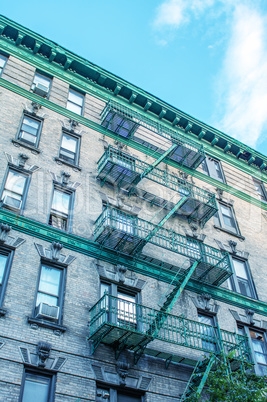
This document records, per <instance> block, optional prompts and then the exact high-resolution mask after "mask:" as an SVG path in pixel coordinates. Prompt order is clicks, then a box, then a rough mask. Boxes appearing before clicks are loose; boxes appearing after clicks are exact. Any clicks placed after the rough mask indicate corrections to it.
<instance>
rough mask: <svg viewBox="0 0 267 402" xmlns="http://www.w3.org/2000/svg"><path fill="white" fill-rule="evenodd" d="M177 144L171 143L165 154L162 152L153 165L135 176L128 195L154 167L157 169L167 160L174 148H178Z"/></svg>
mask: <svg viewBox="0 0 267 402" xmlns="http://www.w3.org/2000/svg"><path fill="white" fill-rule="evenodd" d="M178 146H179V145H178V144H175V143H173V144H172V146H171V147H170V148H169V149H167V151H166V152H164V154H162V155H161V156H160V157H159V158H158V159H156V160H155V161H154V162H153V163H151V165H149V166H148V167H147V168H146V169H145V170H144V171H143V172H142V173H141V174H140V175H139V176H137V178H136V179H135V180H134V182H133V186H132V187H131V188H130V189H129V195H131V194H132V193H133V191H134V189H135V187H136V185H137V184H138V183H140V181H141V180H142V179H143V178H144V177H146V176H147V175H148V174H149V173H150V172H152V170H153V169H155V167H157V166H158V165H159V164H160V163H161V162H162V161H163V160H164V159H165V158H167V156H169V155H170V154H171V153H172V152H174V151H175V150H176V148H178Z"/></svg>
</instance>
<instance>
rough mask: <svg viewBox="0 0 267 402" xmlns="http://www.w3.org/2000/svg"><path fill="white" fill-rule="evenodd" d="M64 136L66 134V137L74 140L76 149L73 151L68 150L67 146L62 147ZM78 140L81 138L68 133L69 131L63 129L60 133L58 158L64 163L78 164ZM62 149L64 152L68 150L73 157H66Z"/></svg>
mask: <svg viewBox="0 0 267 402" xmlns="http://www.w3.org/2000/svg"><path fill="white" fill-rule="evenodd" d="M64 136H68V137H70V138H72V139H73V140H75V141H76V151H75V153H74V152H72V151H70V150H68V149H67V148H64V147H63V146H62V143H63V138H64ZM80 141H81V139H80V137H79V136H77V135H73V134H72V133H69V132H67V131H64V130H63V131H62V135H61V140H60V147H59V154H58V158H59V159H60V160H62V161H64V163H66V164H70V165H73V166H78V164H79V155H80ZM64 151H65V152H66V153H68V152H69V153H73V154H74V158H73V159H71V158H68V156H66V155H64ZM62 152H63V153H62Z"/></svg>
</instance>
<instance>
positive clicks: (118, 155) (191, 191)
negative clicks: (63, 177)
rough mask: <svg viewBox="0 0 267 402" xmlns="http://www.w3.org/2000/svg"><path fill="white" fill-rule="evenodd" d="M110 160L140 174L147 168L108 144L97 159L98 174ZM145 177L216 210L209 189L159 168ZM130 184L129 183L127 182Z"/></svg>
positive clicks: (212, 195) (142, 163)
mask: <svg viewBox="0 0 267 402" xmlns="http://www.w3.org/2000/svg"><path fill="white" fill-rule="evenodd" d="M108 161H111V162H112V163H115V164H117V165H119V166H121V167H122V168H125V169H128V170H131V171H134V172H136V173H137V174H138V175H142V174H143V173H144V172H145V171H146V170H147V169H148V168H149V166H150V165H149V164H148V163H146V162H143V161H141V160H140V159H137V158H133V157H132V156H131V155H128V154H127V153H125V152H122V151H119V150H118V149H115V148H113V147H112V146H109V147H108V149H107V150H106V151H105V153H104V154H103V155H102V156H101V158H100V159H99V161H98V174H100V173H101V172H102V171H103V169H104V167H105V166H106V164H107V162H108ZM146 178H147V179H150V180H152V181H154V182H156V183H158V184H161V185H163V186H165V187H168V188H170V189H171V190H174V191H176V192H178V193H181V194H182V195H185V194H186V195H188V196H189V197H192V198H194V199H196V200H198V201H200V202H202V203H203V204H208V205H209V206H211V207H212V208H214V209H215V212H216V211H217V209H218V208H217V203H216V199H215V194H212V193H210V192H209V191H206V190H202V189H201V188H199V187H197V186H195V185H192V184H190V183H187V182H185V181H184V180H182V179H180V178H178V177H176V176H174V175H172V174H170V173H167V172H166V171H164V170H161V169H159V168H157V167H156V168H154V169H153V170H152V171H151V172H149V173H148V174H147V175H146ZM129 184H131V183H129Z"/></svg>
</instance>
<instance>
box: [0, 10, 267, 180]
mask: <svg viewBox="0 0 267 402" xmlns="http://www.w3.org/2000/svg"><path fill="white" fill-rule="evenodd" d="M9 27H12V28H13V30H14V29H15V31H16V32H18V35H17V36H16V33H15V32H13V36H14V37H13V38H12V39H11V37H8V36H5V35H4V34H3V33H5V29H6V28H9ZM0 31H1V32H0V34H1V33H2V34H3V36H2V40H1V43H2V44H3V47H4V48H5V50H6V51H7V52H8V53H11V54H14V55H16V56H17V57H19V58H20V59H23V60H27V61H28V62H30V64H32V65H34V66H37V67H39V68H41V69H43V70H44V71H46V72H48V73H50V74H51V71H52V74H53V75H54V76H58V77H60V78H61V79H63V80H65V81H67V82H71V83H72V84H73V83H74V84H75V85H76V86H77V87H78V88H79V89H83V90H85V91H88V89H89V88H90V92H92V93H95V94H98V95H99V96H101V97H102V98H104V99H105V98H106V99H107V95H108V97H109V98H110V97H111V96H113V97H116V99H117V100H118V101H122V102H125V101H127V103H128V104H129V103H130V104H132V105H133V106H134V107H137V108H138V110H139V111H143V112H144V111H147V113H149V115H150V116H153V117H156V118H157V120H158V119H159V120H160V121H161V122H163V119H164V124H166V125H168V126H172V127H174V126H175V128H177V129H178V130H179V131H181V132H182V134H183V135H185V133H187V132H188V133H189V135H190V136H191V138H192V136H194V137H196V138H198V139H200V140H202V139H203V142H204V143H205V145H208V144H211V145H209V152H210V154H211V155H213V156H216V154H217V155H218V154H219V155H220V158H221V159H225V157H226V155H227V157H228V158H227V161H228V163H231V164H233V165H234V166H238V168H240V169H242V170H243V169H244V171H246V172H247V173H249V174H251V175H253V176H255V177H257V178H259V179H262V176H260V177H259V176H258V174H257V173H256V172H257V171H259V169H260V170H261V171H262V172H264V174H266V173H267V157H266V156H265V155H262V154H261V153H259V152H258V151H256V150H254V149H252V148H250V147H249V146H247V145H245V144H243V143H241V142H240V141H238V140H236V139H234V138H232V137H230V136H228V135H227V134H225V133H223V132H221V131H219V130H216V129H214V128H213V127H210V126H208V125H207V124H205V123H203V122H201V121H199V120H197V119H195V118H193V117H192V116H190V115H188V114H186V113H184V112H182V111H181V110H179V109H176V108H174V107H173V106H171V105H169V104H168V103H166V102H163V101H162V100H161V99H159V98H157V97H155V96H153V95H151V94H150V93H148V92H146V91H144V90H142V89H141V88H138V87H136V86H134V85H132V84H131V83H129V82H127V81H125V80H123V79H122V78H120V77H118V76H116V75H114V74H111V73H109V72H108V71H107V70H104V69H102V68H101V67H99V66H97V65H95V64H93V63H91V62H89V61H87V60H86V59H83V58H82V57H80V56H77V55H76V54H74V53H72V52H70V51H68V50H67V49H65V48H63V47H61V46H59V45H58V44H57V43H55V42H53V41H50V40H47V39H46V38H44V37H42V36H40V35H38V34H36V33H34V32H33V31H31V30H29V29H27V28H25V27H23V26H21V25H19V24H17V23H15V22H14V21H12V20H10V19H8V18H6V17H4V16H0ZM11 36H12V35H11ZM25 38H31V40H33V41H34V43H35V46H34V48H29V47H26V46H24V45H22V42H23V41H24V40H25ZM42 44H44V45H46V47H47V52H49V54H48V56H47V57H46V58H45V57H44V56H41V55H40V54H38V50H39V49H40V47H41V45H42ZM58 56H59V57H61V58H62V57H63V58H64V62H63V64H59V62H58V61H57V62H56V60H57V57H58ZM72 62H76V63H80V66H83V68H84V71H83V72H85V70H86V69H89V70H90V72H91V73H92V74H93V76H94V79H92V78H90V77H88V79H86V78H84V77H83V76H82V75H81V73H77V72H76V73H75V72H74V71H73V70H71V69H70V67H72V66H71V65H72ZM107 82H108V84H107ZM111 88H113V89H111ZM126 94H127V95H126ZM130 94H131V95H130ZM140 96H141V98H142V101H141V100H140V99H141V98H140ZM180 120H181V121H183V122H182V126H180V128H179V126H178V127H177V124H180V123H181V122H180ZM179 122H180V123H179ZM191 129H192V130H191ZM211 147H212V148H213V149H210V148H211ZM231 148H232V149H231ZM234 148H235V150H234ZM214 151H215V153H214ZM228 152H229V153H228ZM244 153H246V154H247V156H246V157H247V158H248V160H247V161H245V160H239V159H238V158H239V156H240V155H243V154H244ZM237 155H238V156H237ZM230 161H231V162H230ZM240 165H243V168H241V167H240ZM248 168H249V169H248Z"/></svg>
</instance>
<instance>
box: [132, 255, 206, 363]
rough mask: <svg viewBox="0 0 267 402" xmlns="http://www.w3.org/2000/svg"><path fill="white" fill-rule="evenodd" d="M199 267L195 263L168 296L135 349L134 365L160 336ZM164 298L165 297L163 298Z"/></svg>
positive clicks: (196, 262)
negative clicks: (174, 307)
mask: <svg viewBox="0 0 267 402" xmlns="http://www.w3.org/2000/svg"><path fill="white" fill-rule="evenodd" d="M197 265H198V261H195V262H194V263H193V264H192V266H191V267H190V268H188V269H187V270H186V271H185V275H184V277H183V278H182V279H180V280H179V281H178V282H177V284H176V285H175V287H174V288H173V290H172V291H171V293H169V295H168V296H167V298H166V300H165V302H164V304H163V306H162V307H161V309H160V310H159V311H158V313H157V314H156V317H155V319H154V320H153V322H152V323H151V324H150V326H149V328H148V330H147V331H146V335H147V336H148V337H146V338H145V339H144V341H143V342H141V343H140V344H139V345H138V346H137V347H136V348H135V353H134V363H135V364H136V363H137V362H138V360H139V359H140V357H141V356H142V354H143V353H144V351H145V348H146V346H147V345H148V344H149V343H150V342H152V341H153V340H154V339H155V338H156V337H157V335H158V333H159V331H160V330H161V328H162V327H163V325H164V322H165V321H166V318H167V314H169V313H170V312H171V310H172V308H173V306H174V305H175V303H176V301H177V299H178V298H179V297H180V295H181V293H182V291H183V290H184V288H185V286H186V284H187V282H188V281H189V279H190V278H191V276H192V274H193V272H194V271H195V269H196V267H197ZM176 277H177V274H176V275H175V277H174V279H175V278H176ZM163 297H164V296H163Z"/></svg>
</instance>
